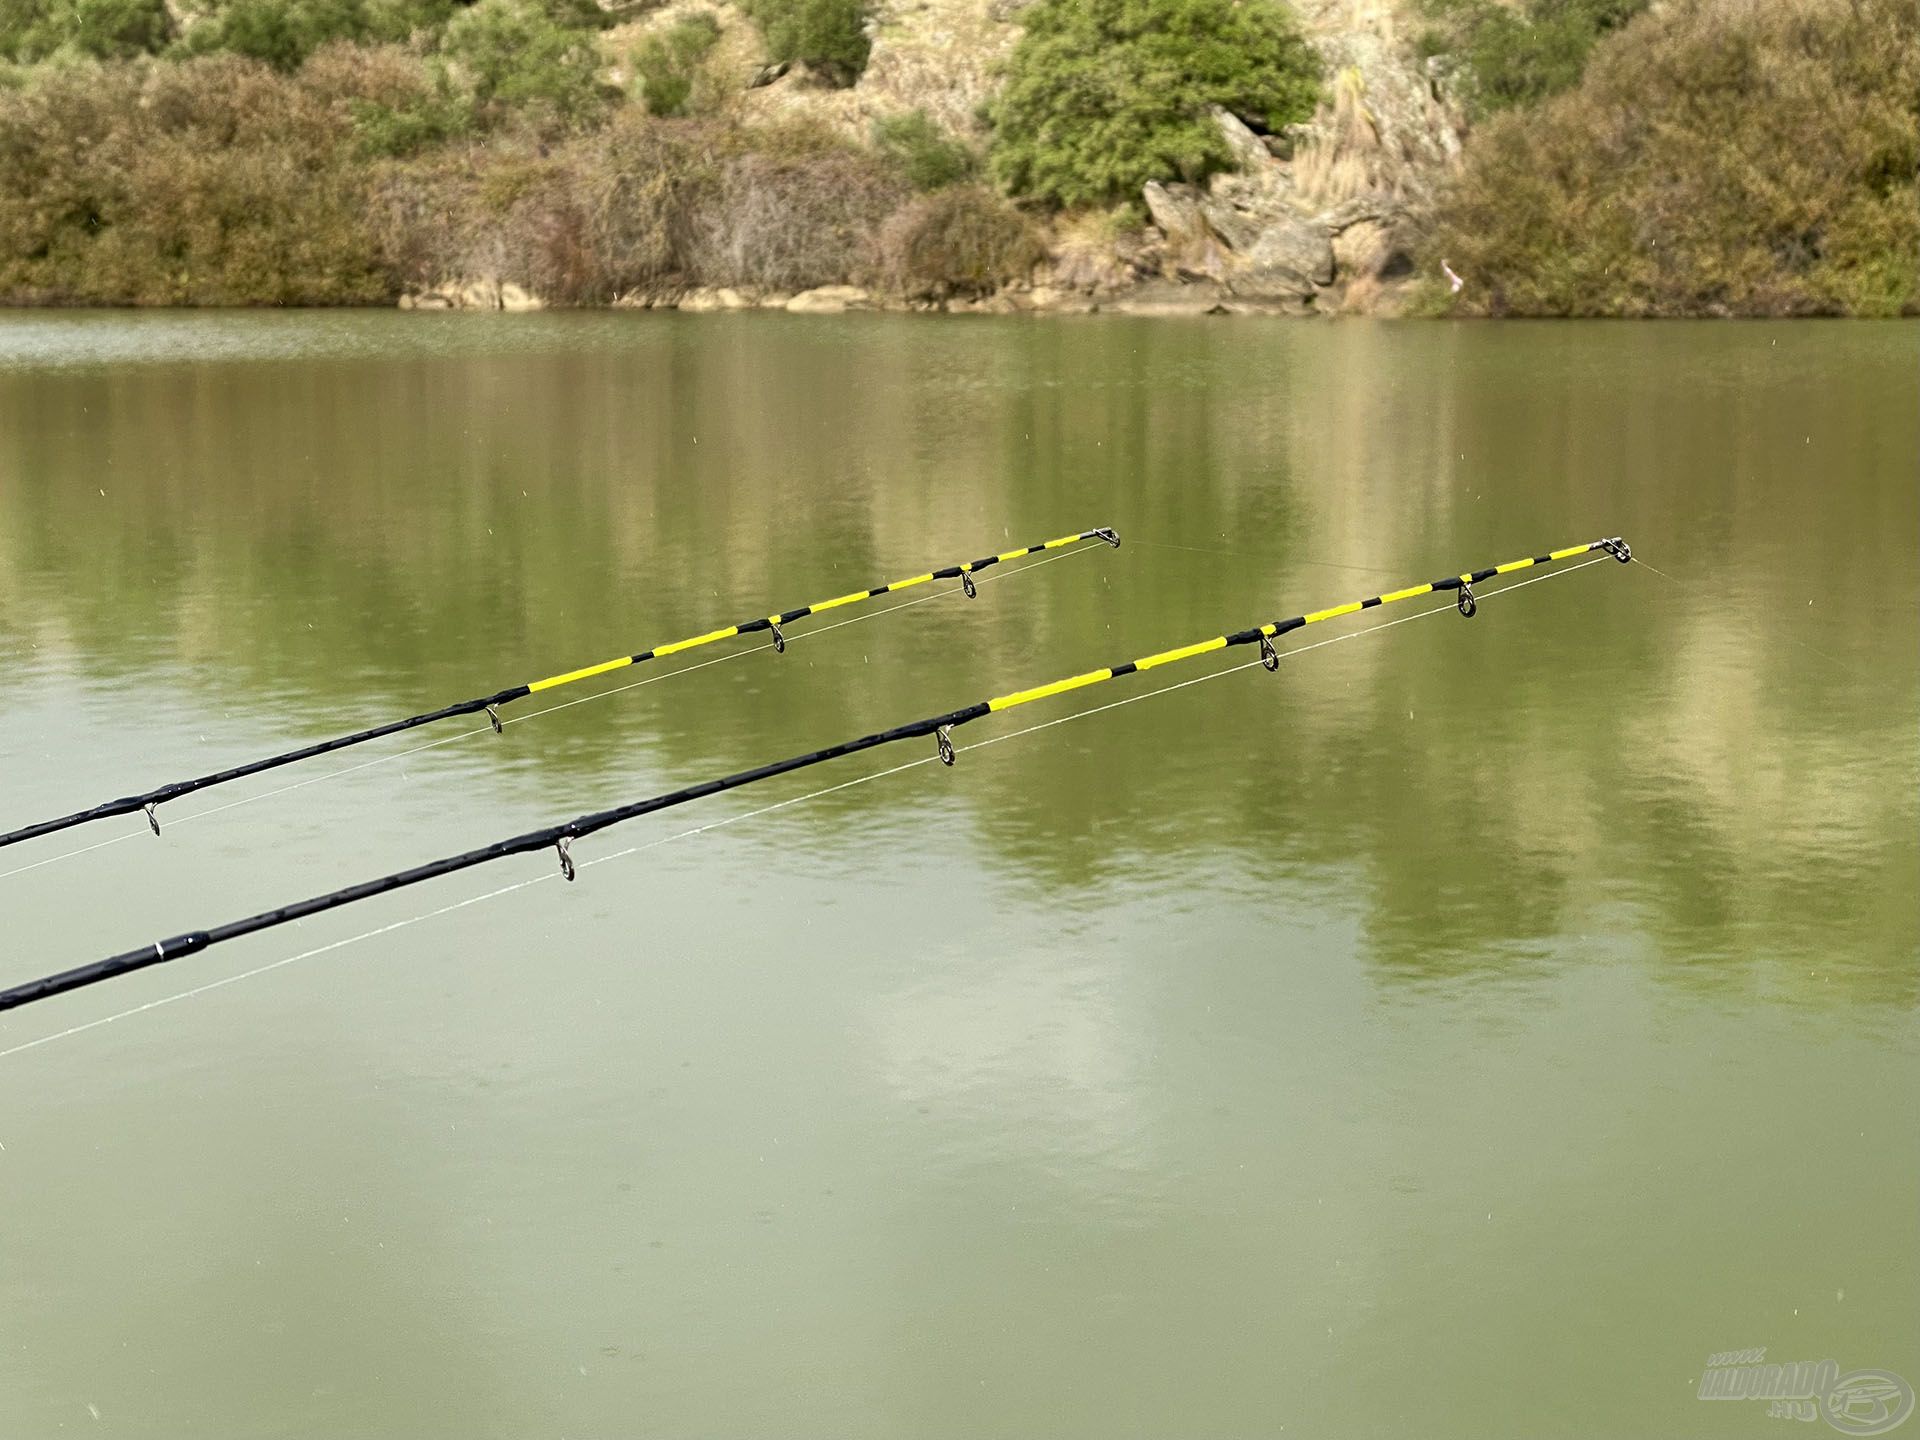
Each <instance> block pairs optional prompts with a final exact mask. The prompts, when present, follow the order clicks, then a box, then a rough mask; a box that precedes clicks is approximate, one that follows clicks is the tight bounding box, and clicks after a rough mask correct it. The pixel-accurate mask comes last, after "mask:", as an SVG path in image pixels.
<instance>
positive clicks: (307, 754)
mask: <svg viewBox="0 0 1920 1440" xmlns="http://www.w3.org/2000/svg"><path fill="white" fill-rule="evenodd" d="M1091 540H1099V541H1103V542H1104V543H1106V544H1107V545H1109V546H1111V547H1113V548H1114V549H1116V550H1117V549H1119V548H1120V536H1119V534H1118V533H1117V532H1116V531H1114V530H1113V529H1112V528H1111V527H1108V526H1102V527H1099V528H1096V529H1092V530H1082V531H1080V532H1079V533H1078V534H1074V535H1059V536H1056V537H1054V538H1053V539H1051V540H1042V541H1040V542H1039V543H1038V544H1034V545H1023V546H1021V547H1019V548H1018V549H1015V550H1007V551H1003V552H1002V553H1000V554H998V555H984V556H982V557H981V558H980V559H978V560H967V561H963V562H961V563H960V564H957V565H945V566H942V567H941V568H940V569H938V570H928V571H926V572H924V573H922V574H919V575H910V576H908V577H907V578H906V579H904V580H892V581H888V582H887V583H886V584H883V585H872V586H869V587H868V588H866V589H864V590H853V591H849V592H848V593H847V594H845V595H836V596H834V597H833V598H832V599H830V600H816V601H814V602H813V603H812V604H810V605H801V606H797V607H796V608H794V609H792V610H782V611H781V612H780V613H779V614H777V615H757V616H754V617H752V618H751V619H747V620H741V621H738V622H736V623H735V624H732V625H722V626H721V627H720V628H719V629H717V630H708V631H706V632H704V633H703V634H699V635H689V636H688V637H686V638H685V639H684V640H673V641H669V642H667V643H665V644H661V645H655V646H653V647H651V648H650V649H646V650H642V651H640V652H639V653H637V654H633V655H616V656H614V657H613V658H612V659H611V660H602V661H600V662H599V663H598V664H594V665H583V666H581V667H580V668H579V669H577V670H568V671H565V672H563V673H561V674H558V675H548V676H546V677H544V678H543V679H539V680H529V681H527V682H526V683H525V684H524V685H509V686H508V687H507V688H506V689H504V690H496V691H494V692H493V693H492V694H490V695H476V696H474V697H473V698H471V699H468V700H456V701H454V702H453V703H452V704H451V705H442V706H441V707H440V708H439V709H437V710H426V711H422V712H421V713H420V714H418V715H409V716H407V717H405V718H404V719H400V720H390V721H387V722H386V723H385V724H381V725H374V726H370V727H369V728H367V729H364V730H354V731H350V732H349V733H347V734H345V735H336V736H334V737H333V738H332V739H329V740H319V741H314V742H312V743H310V744H307V745H302V746H300V747H298V748H297V749H293V750H284V751H281V752H279V753H278V754H274V755H267V756H263V757H261V758H260V759H258V760H249V761H248V762H246V763H245V764H243V765H235V766H232V767H230V768H228V769H225V770H214V771H210V772H209V773H207V774H205V775H196V776H194V777H193V778H192V779H188V780H175V781H173V782H171V783H169V784H166V785H159V786H156V787H154V788H153V789H151V790H145V791H142V792H140V793H139V794H136V795H123V796H121V797H120V798H119V799H117V800H106V801H102V802H101V803H100V804H98V805H93V806H90V807H88V808H87V809H85V810H76V811H74V812H73V813H72V814H70V815H58V816H55V817H53V818H52V819H50V820H36V821H34V822H33V823H32V824H28V825H22V826H19V827H18V828H16V829H13V830H8V831H5V832H0V847H5V846H8V845H17V844H20V843H21V842H22V841H26V840H36V839H38V838H39V837H41V836H42V835H52V834H54V833H56V832H58V831H61V830H70V829H72V828H73V827H74V826H76V825H86V824H89V823H91V822H93V821H95V820H108V819H111V818H113V817H114V816H116V815H133V814H136V813H139V814H144V815H145V816H146V817H147V824H148V825H149V826H150V827H151V828H152V830H153V833H154V834H155V835H158V834H159V833H160V816H159V807H160V806H161V805H163V804H166V803H168V802H169V801H173V800H177V799H179V798H180V797H181V796H183V795H191V794H193V793H194V792H195V791H198V790H208V789H211V788H213V787H214V786H216V785H225V784H228V783H230V782H232V781H235V780H243V779H245V778H246V777H247V776H249V775H258V774H261V773H263V772H264V771H267V770H277V769H279V768H280V767H281V766H283V765H296V764H299V763H300V762H301V761H303V760H312V759H316V758H317V757H319V756H321V755H330V754H332V753H333V752H334V751H336V750H345V749H348V748H350V747H352V746H355V745H365V744H368V743H369V742H371V741H374V740H382V739H385V738H386V737H387V736H389V735H397V734H399V733H401V732H402V731H404V730H413V729H417V728H419V727H420V726H423V725H432V724H436V723H438V722H439V721H442V720H451V719H454V718H455V717H457V716H461V715H479V714H482V713H484V714H485V715H486V717H487V723H488V724H490V725H491V726H492V727H493V730H494V733H495V734H499V733H500V732H501V729H502V721H501V719H500V710H501V707H502V706H505V705H511V704H513V703H514V702H515V701H518V700H524V699H526V698H527V697H528V696H529V695H538V694H539V693H540V692H542V691H543V690H557V689H559V688H560V687H561V686H563V685H574V684H578V683H579V682H580V681H582V680H591V679H593V678H594V677H596V676H599V675H605V674H608V673H609V672H611V671H614V670H623V669H625V668H626V667H627V666H629V665H644V664H647V663H648V662H650V661H654V660H664V659H666V658H667V657H668V656H669V655H678V654H680V653H681V652H683V651H687V650H697V649H699V648H701V647H702V646H705V645H714V644H718V643H719V642H721V641H723V640H731V639H733V638H735V637H736V636H740V635H754V634H759V633H762V632H765V633H767V634H769V635H771V636H772V637H773V648H774V650H775V651H776V652H777V651H782V650H785V649H786V648H787V637H786V633H785V631H783V630H782V629H781V627H782V626H783V625H790V624H792V623H793V622H794V621H796V620H803V619H805V618H807V617H808V616H810V615H819V614H823V613H825V612H826V611H828V610H837V609H839V608H840V607H841V606H843V605H862V604H865V603H866V602H867V601H868V600H875V599H878V598H880V597H881V596H883V595H891V594H893V593H894V592H895V591H896V590H912V589H916V588H918V587H919V586H922V585H929V584H932V583H933V582H934V581H936V580H958V581H959V582H960V588H961V589H962V590H963V591H965V592H966V594H967V595H968V597H969V598H971V597H972V595H973V594H974V592H975V588H976V586H975V576H977V575H978V574H980V572H982V571H984V570H989V569H992V568H993V567H994V566H996V565H1004V564H1007V563H1008V562H1010V561H1014V560H1020V559H1024V558H1025V557H1026V556H1028V555H1037V554H1039V553H1040V552H1042V551H1044V550H1062V549H1065V548H1066V547H1068V546H1070V545H1078V544H1081V543H1082V542H1085V541H1091Z"/></svg>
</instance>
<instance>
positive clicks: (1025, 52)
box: [992, 0, 1320, 206]
mask: <svg viewBox="0 0 1920 1440" xmlns="http://www.w3.org/2000/svg"><path fill="white" fill-rule="evenodd" d="M1020 18H1021V23H1022V24H1023V25H1024V26H1025V33H1024V34H1023V35H1022V36H1021V38H1020V43H1019V44H1018V45H1017V46H1016V47H1015V49H1014V52H1013V56H1012V59H1011V61H1010V62H1009V64H1008V66H1007V74H1006V81H1005V85H1004V87H1003V88H1002V90H1001V92H1000V95H999V97H998V98H997V99H996V100H995V101H994V104H993V106H992V120H993V127H994V148H993V171H994V174H995V176H996V177H998V178H999V180H1000V181H1001V183H1002V184H1004V185H1005V186H1006V187H1007V189H1008V190H1009V191H1011V192H1012V193H1014V194H1016V195H1020V196H1024V197H1027V198H1030V199H1033V200H1038V201H1042V202H1045V203H1047V204H1052V205H1060V206H1075V205H1101V204H1109V203H1112V202H1114V201H1134V200H1137V198H1138V196H1139V193H1140V187H1141V186H1142V185H1144V184H1145V183H1146V182H1147V181H1149V180H1170V179H1187V180H1198V179H1200V178H1202V177H1204V176H1206V175H1207V174H1209V173H1211V172H1213V171H1215V170H1222V169H1226V168H1228V167H1229V166H1230V165H1231V164H1232V159H1233V157H1232V152H1231V151H1230V150H1229V149H1228V147H1227V143H1226V139H1225V137H1224V136H1223V135H1222V134H1221V133H1220V127H1219V126H1218V125H1216V124H1215V123H1214V121H1213V119H1212V116H1211V114H1210V111H1211V109H1212V107H1214V106H1219V107H1221V108H1223V109H1226V110H1229V111H1231V112H1232V113H1234V114H1235V115H1237V116H1239V117H1240V118H1241V119H1242V120H1244V121H1246V122H1247V123H1248V124H1249V125H1251V126H1253V127H1254V128H1255V129H1256V130H1262V131H1266V130H1279V129H1280V128H1282V127H1283V126H1286V125H1289V124H1292V123H1294V122H1295V121H1299V120H1305V119H1306V118H1307V117H1308V116H1310V115H1311V114H1312V113H1313V107H1314V103H1315V101H1316V100H1317V98H1318V96H1319V73H1320V67H1319V62H1318V60H1317V59H1316V58H1315V57H1314V54H1313V52H1312V50H1311V49H1310V48H1309V47H1308V46H1307V43H1306V41H1305V40H1304V39H1303V38H1302V37H1301V34H1300V31H1299V29H1298V28H1297V27H1296V26H1295V24H1294V22H1293V17H1292V15H1291V14H1290V13H1289V12H1288V11H1286V10H1285V9H1283V8H1281V6H1279V5H1278V4H1274V3H1272V0H1035V3H1033V4H1032V5H1030V6H1029V7H1028V8H1027V9H1026V10H1024V11H1022V12H1021V17H1020Z"/></svg>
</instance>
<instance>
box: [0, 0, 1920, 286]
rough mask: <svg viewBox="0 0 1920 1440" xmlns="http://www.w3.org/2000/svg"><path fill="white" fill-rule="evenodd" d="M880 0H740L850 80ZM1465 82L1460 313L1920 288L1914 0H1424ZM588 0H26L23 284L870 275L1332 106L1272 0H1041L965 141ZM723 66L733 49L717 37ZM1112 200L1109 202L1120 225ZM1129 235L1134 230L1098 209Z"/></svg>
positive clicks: (1032, 256)
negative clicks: (795, 113) (848, 119)
mask: <svg viewBox="0 0 1920 1440" xmlns="http://www.w3.org/2000/svg"><path fill="white" fill-rule="evenodd" d="M867 3H868V0H746V4H745V5H744V9H745V10H746V12H747V13H748V14H749V15H750V16H751V17H752V18H753V25H754V26H755V27H757V28H758V30H759V32H760V37H761V39H762V40H763V41H764V45H763V46H762V47H761V53H762V54H764V55H765V56H766V57H768V58H770V59H772V60H774V61H775V62H776V64H784V65H786V66H788V67H790V68H791V69H792V71H793V72H794V73H793V74H792V75H790V76H789V78H788V79H786V80H784V81H783V82H782V83H783V84H786V85H789V86H792V85H796V84H804V85H811V86H815V87H833V86H840V85H845V84H848V83H851V82H852V81H854V80H855V79H857V77H858V76H859V74H860V72H861V69H862V67H863V66H864V65H865V64H866V63H867V59H868V47H869V41H868V36H867V20H868V12H867ZM1410 3H1415V4H1417V5H1418V7H1419V9H1420V13H1421V14H1423V15H1424V16H1425V17H1426V21H1427V25H1428V28H1427V31H1426V33H1425V34H1424V35H1423V36H1422V37H1421V39H1420V41H1419V45H1420V48H1421V49H1423V50H1424V51H1426V52H1428V53H1429V54H1430V55H1431V56H1432V57H1433V66H1434V71H1435V73H1436V76H1438V77H1441V79H1442V80H1443V82H1444V83H1445V84H1446V85H1449V86H1451V87H1452V89H1453V90H1454V92H1455V93H1456V94H1457V95H1459V96H1460V97H1462V98H1463V99H1464V100H1465V101H1466V103H1467V108H1468V110H1469V112H1470V113H1471V114H1472V115H1473V116H1474V117H1475V125H1474V130H1473V133H1472V134H1471V135H1470V137H1469V140H1468V145H1467V150H1466V158H1465V163H1464V166H1463V168H1462V170H1461V173H1460V174H1459V175H1458V176H1457V178H1456V179H1455V181H1454V182H1453V183H1452V184H1451V185H1450V186H1449V187H1448V188H1447V190H1446V191H1445V193H1444V194H1443V195H1442V197H1441V199H1440V202H1439V205H1438V207H1437V210H1436V212H1435V213H1433V214H1432V215H1430V216H1428V217H1426V223H1427V224H1428V225H1429V227H1430V229H1429V243H1428V244H1427V246H1426V261H1427V267H1426V268H1427V271H1428V273H1430V274H1431V273H1439V271H1440V264H1441V262H1442V261H1443V260H1444V261H1445V262H1447V263H1448V264H1449V265H1450V266H1451V267H1452V268H1453V269H1454V270H1455V271H1456V272H1458V273H1459V274H1461V275H1462V276H1464V277H1465V284H1464V285H1463V286H1462V288H1461V289H1460V290H1459V292H1458V293H1457V294H1450V293H1448V292H1447V291H1445V290H1444V289H1437V290H1434V291H1432V292H1430V293H1429V294H1427V296H1426V297H1425V301H1424V304H1425V307H1426V308H1428V309H1432V310H1436V311H1446V312H1450V313H1461V314H1523V315H1562V314H1595V315H1671V314H1701V313H1705V314H1840V313H1845V314H1855V313H1857V314H1891V313H1901V312H1909V313H1910V312H1914V311H1916V310H1920V186H1917V185H1916V172H1917V170H1920V33H1917V32H1920V18H1917V16H1920V9H1917V8H1916V7H1915V5H1914V4H1913V3H1912V0H1669V3H1668V4H1666V5H1664V6H1662V7H1660V8H1659V9H1657V10H1648V8H1647V0H1518V3H1517V4H1507V3H1504V0H1410ZM612 14H613V12H610V11H609V10H608V9H606V8H603V6H602V5H601V4H600V3H597V0H214V3H213V5H212V7H211V8H208V9H204V10H194V9H191V8H183V7H182V5H181V4H180V3H178V0H172V3H169V0H0V301H4V302H8V303H30V304H32V303H38V304H123V303H131V304H188V305H237V304H360V303H383V302H388V301H391V300H392V299H394V298H395V297H396V296H399V295H401V294H404V293H406V292H408V291H411V290H419V289H422V288H426V287H431V286H435V285H439V284H442V283H445V282H448V281H451V280H456V279H461V278H464V277H475V276H480V277H485V276H494V277H498V278H500V279H502V280H512V281H516V282H517V283H519V284H520V285H522V286H523V287H525V288H527V289H528V290H530V291H532V292H534V293H536V294H538V295H540V296H542V297H543V298H545V299H546V300H548V301H550V302H552V303H560V304H566V303H576V304H593V303H604V302H606V301H610V300H612V299H614V298H616V297H620V296H623V295H633V294H636V293H637V294H643V295H644V294H657V293H667V294H670V293H673V292H674V291H676V290H680V289H685V288H688V287H694V286H734V287H756V288H760V289H764V290H774V291H784V290H796V289H800V288H804V287H807V286H811V285H817V284H823V283H837V282H852V283H856V284H868V285H875V286H880V287H884V288H886V289H888V290H890V291H892V292H894V293H896V294H900V295H905V296H911V297H918V298H923V299H942V298H951V297H957V296H978V295H984V294H988V293H991V292H993V291H994V290H996V289H997V288H999V287H1000V286H1002V285H1004V284H1006V283H1007V282H1009V281H1011V280H1015V279H1019V278H1021V277H1023V276H1025V275H1027V274H1029V273H1030V272H1031V270H1032V267H1033V266H1034V265H1035V263H1036V262H1037V261H1039V260H1040V259H1042V258H1043V257H1044V255H1045V251H1046V246H1045V245H1044V244H1043V238H1044V237H1045V236H1046V235H1047V233H1048V231H1049V227H1050V229H1051V234H1052V239H1053V243H1054V247H1055V251H1056V253H1057V254H1069V255H1071V254H1074V253H1078V252H1077V251H1076V247H1079V248H1080V249H1085V248H1086V247H1087V246H1089V245H1091V246H1093V247H1094V248H1096V249H1098V248H1100V247H1102V246H1104V247H1105V249H1106V251H1107V252H1109V253H1111V252H1112V251H1113V249H1114V246H1115V244H1117V242H1115V241H1114V240H1113V239H1112V237H1111V236H1108V235H1107V228H1111V227H1112V226H1114V225H1122V226H1123V228H1124V225H1125V223H1126V221H1127V213H1128V207H1130V206H1133V205H1135V204H1137V201H1138V197H1139V193H1140V187H1141V186H1142V185H1143V184H1144V183H1145V182H1146V181H1148V180H1152V179H1162V180H1172V179H1182V178H1184V179H1195V180H1197V179H1200V178H1203V177H1205V176H1206V175H1207V174H1208V173H1210V172H1211V171H1214V170H1217V169H1220V168H1222V167H1225V166H1227V165H1229V164H1230V163H1231V161H1232V156H1231V154H1230V153H1229V151H1228V147H1227V144H1226V141H1225V138H1224V137H1223V135H1222V133H1221V131H1220V129H1219V127H1218V126H1217V125H1216V124H1215V123H1214V120H1213V116H1212V111H1213V110H1214V108H1215V107H1219V108H1223V109H1225V110H1227V111H1230V112H1231V113H1233V114H1235V115H1237V116H1239V117H1240V118H1241V119H1242V120H1244V121H1246V122H1247V123H1248V124H1249V125H1250V126H1252V128H1253V129H1255V130H1256V131H1263V132H1270V133H1271V132H1278V131H1282V130H1283V129H1284V128H1285V127H1287V126H1289V125H1291V124H1293V123H1294V122H1296V121H1299V120H1303V119H1306V118H1307V117H1308V116H1309V115H1310V114H1311V113H1312V111H1313V108H1314V105H1315V102H1316V97H1317V96H1318V95H1319V91H1320V85H1319V63H1318V60H1317V58H1316V56H1315V54H1314V52H1313V51H1312V49H1311V48H1310V47H1309V46H1308V45H1307V44H1306V43H1305V41H1304V40H1303V39H1302V37H1301V34H1300V32H1299V31H1298V29H1297V28H1296V26H1295V23H1294V21H1293V20H1292V18H1291V15H1290V12H1289V11H1287V10H1286V9H1285V8H1284V7H1283V5H1282V4H1281V3H1280V0H1033V3H1032V4H1031V5H1029V6H1028V7H1027V8H1026V9H1025V10H1024V11H1022V12H1021V19H1022V23H1023V26H1024V33H1023V37H1022V39H1021V40H1020V41H1019V42H1018V44H1017V45H1016V46H1015V48H1014V50H1013V52H1012V55H1011V57H1010V59H1009V61H1008V63H1007V66H1006V70H1005V73H1004V76H1003V81H1002V88H1001V90H1000V93H999V94H998V96H997V98H996V99H995V100H994V101H993V102H992V103H991V104H990V105H989V106H988V107H987V113H986V116H985V119H986V120H987V121H988V122H989V129H988V132H987V135H988V138H987V140H986V141H985V143H984V144H982V145H979V146H976V145H975V144H974V143H971V142H970V141H969V140H968V139H966V138H963V137H957V136H955V135H954V134H953V133H951V132H949V131H948V130H945V129H943V128H942V127H941V126H940V125H938V124H936V123H935V122H934V121H933V120H931V119H930V118H929V117H928V116H927V115H926V114H925V113H922V112H918V111H913V112H908V113H905V114H895V115H891V116H886V117H884V118H881V119H879V120H877V121H875V122H873V123H872V124H871V127H870V129H869V130H868V131H867V133H865V134H864V135H861V136H858V137H857V138H853V137H849V136H848V135H847V134H845V133H843V132H841V131H829V130H827V129H824V128H811V127H809V126H807V125H804V124H797V123H791V122H789V123H782V124H770V123H760V124H755V125H749V124H747V123H745V121H744V120H743V118H742V100H741V95H742V87H743V85H744V84H745V83H746V81H747V79H748V78H750V72H751V68H752V61H751V54H750V52H749V54H748V64H747V66H746V70H747V72H748V73H741V64H740V61H739V59H738V58H737V56H736V58H733V59H729V60H728V61H726V65H725V66H723V65H722V63H721V62H720V60H719V59H718V58H717V57H719V56H720V55H721V54H722V52H723V51H726V52H727V53H728V54H730V55H733V54H735V52H732V51H727V46H728V45H729V44H730V43H731V42H730V41H729V40H728V38H727V33H726V32H724V31H723V29H722V27H721V23H720V20H719V19H718V17H717V15H716V14H715V13H714V12H712V11H709V10H703V9H700V8H698V7H697V6H696V7H695V8H691V9H676V10H675V11H673V12H671V13H670V15H669V16H664V17H660V19H659V20H658V22H657V23H654V24H652V25H651V26H650V27H649V28H647V29H645V30H644V31H643V32H642V33H641V34H640V37H639V38H638V39H637V40H632V41H617V40H614V39H611V38H610V37H609V36H608V34H607V28H608V25H609V21H610V19H611V18H612ZM726 66H731V67H732V68H731V69H729V68H726ZM1103 227H1107V228H1103ZM1102 236H1106V238H1105V239H1102V238H1101V237H1102Z"/></svg>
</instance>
